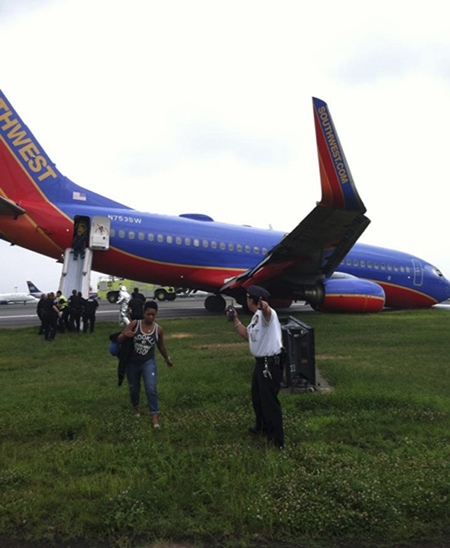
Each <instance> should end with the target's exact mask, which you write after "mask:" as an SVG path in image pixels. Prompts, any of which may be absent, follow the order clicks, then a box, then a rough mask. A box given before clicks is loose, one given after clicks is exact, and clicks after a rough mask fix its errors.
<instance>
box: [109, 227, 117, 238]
mask: <svg viewBox="0 0 450 548" xmlns="http://www.w3.org/2000/svg"><path fill="white" fill-rule="evenodd" d="M110 234H111V238H114V236H115V235H116V231H115V230H114V228H111V232H110Z"/></svg>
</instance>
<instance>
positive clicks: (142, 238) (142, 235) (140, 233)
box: [138, 232, 145, 240]
mask: <svg viewBox="0 0 450 548" xmlns="http://www.w3.org/2000/svg"><path fill="white" fill-rule="evenodd" d="M138 238H139V239H140V240H144V239H145V234H144V233H143V232H139V233H138Z"/></svg>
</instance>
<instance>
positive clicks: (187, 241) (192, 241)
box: [111, 228, 412, 274]
mask: <svg viewBox="0 0 450 548" xmlns="http://www.w3.org/2000/svg"><path fill="white" fill-rule="evenodd" d="M115 235H116V231H115V229H113V228H112V229H111V237H112V238H113V237H114V236H115ZM117 235H118V237H119V238H121V239H123V238H127V237H128V239H129V240H135V239H136V238H137V239H138V240H141V241H145V240H147V241H149V242H154V241H156V242H159V243H163V242H166V243H168V244H173V243H175V244H176V245H183V244H184V245H185V246H191V245H193V246H194V247H200V245H201V246H202V247H204V248H208V247H211V248H212V249H221V250H225V249H228V250H229V251H234V250H235V249H236V251H238V252H240V253H242V251H245V253H252V252H253V253H255V254H256V255H259V254H263V255H266V254H267V248H266V247H263V248H260V247H258V246H253V247H251V246H249V245H242V244H236V245H235V244H233V243H228V244H226V243H225V242H216V241H215V240H212V241H209V240H201V241H200V240H199V239H198V238H189V237H188V236H186V237H184V238H182V237H181V236H176V237H173V236H171V235H166V236H163V235H162V234H156V235H155V234H153V233H151V232H150V233H148V234H147V235H145V233H144V232H137V233H136V232H135V231H134V230H130V231H125V230H122V229H121V230H119V231H117ZM342 264H346V265H347V266H355V267H360V268H366V267H367V268H374V269H375V270H388V271H392V270H393V271H394V272H406V273H407V274H409V273H410V272H411V270H412V269H411V268H410V267H409V266H398V265H391V264H385V263H378V262H372V261H367V262H366V261H364V260H358V259H350V258H347V259H345V260H344V261H342Z"/></svg>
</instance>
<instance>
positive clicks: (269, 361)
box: [255, 354, 282, 365]
mask: <svg viewBox="0 0 450 548" xmlns="http://www.w3.org/2000/svg"><path fill="white" fill-rule="evenodd" d="M255 359H256V363H257V364H258V365H282V363H281V354H275V356H257V357H256V358H255Z"/></svg>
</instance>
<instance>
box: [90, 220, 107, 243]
mask: <svg viewBox="0 0 450 548" xmlns="http://www.w3.org/2000/svg"><path fill="white" fill-rule="evenodd" d="M110 229H111V221H110V219H109V218H108V217H100V216H94V217H92V224H91V241H90V246H89V247H90V248H91V249H96V250H99V249H101V250H103V251H106V250H107V249H109V235H110Z"/></svg>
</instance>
